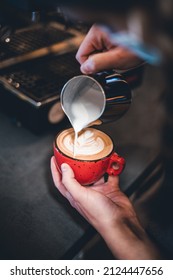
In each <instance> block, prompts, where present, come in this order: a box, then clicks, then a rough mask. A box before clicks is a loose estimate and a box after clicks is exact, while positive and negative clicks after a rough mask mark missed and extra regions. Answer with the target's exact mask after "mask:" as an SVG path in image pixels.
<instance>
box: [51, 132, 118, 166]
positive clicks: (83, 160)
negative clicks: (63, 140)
mask: <svg viewBox="0 0 173 280" xmlns="http://www.w3.org/2000/svg"><path fill="white" fill-rule="evenodd" d="M67 129H68V128H67ZM61 132H63V130H61V131H60V132H59V133H57V134H56V136H55V139H54V147H55V149H57V150H58V152H59V153H61V154H62V155H63V156H65V157H67V158H70V159H72V160H75V161H82V162H96V161H99V160H104V159H106V158H108V157H109V156H110V155H111V154H112V153H113V152H115V151H114V143H113V140H112V138H111V137H110V136H109V138H110V139H111V141H112V143H113V147H112V150H111V152H110V153H109V154H108V155H106V156H104V157H101V158H98V159H78V158H73V157H71V156H68V155H67V154H65V153H63V152H62V151H61V149H60V148H59V147H58V145H57V142H56V139H57V138H58V135H59V134H61Z"/></svg>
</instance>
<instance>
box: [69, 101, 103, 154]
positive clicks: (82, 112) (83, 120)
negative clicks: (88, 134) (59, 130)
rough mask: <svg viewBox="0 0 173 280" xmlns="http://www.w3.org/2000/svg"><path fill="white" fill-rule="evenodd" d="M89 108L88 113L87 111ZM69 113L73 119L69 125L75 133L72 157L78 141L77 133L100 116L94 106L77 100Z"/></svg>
mask: <svg viewBox="0 0 173 280" xmlns="http://www.w3.org/2000/svg"><path fill="white" fill-rule="evenodd" d="M87 108H89V111H88V110H87ZM71 112H72V115H73V119H71V124H72V126H73V128H74V131H75V139H74V149H73V156H74V157H75V156H76V146H77V141H78V133H79V132H80V131H81V130H82V129H83V128H85V127H87V126H88V125H89V124H90V123H91V122H93V121H95V120H97V119H98V118H99V116H100V110H99V108H98V107H96V106H94V104H89V106H88V104H86V103H85V104H83V103H81V102H80V100H78V101H77V102H75V103H73V104H72V105H71ZM86 141H87V138H86Z"/></svg>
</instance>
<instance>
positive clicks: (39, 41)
mask: <svg viewBox="0 0 173 280" xmlns="http://www.w3.org/2000/svg"><path fill="white" fill-rule="evenodd" d="M75 35H76V34H75V32H74V30H73V31H72V30H69V31H67V30H65V27H64V26H63V25H61V24H58V23H54V22H52V23H49V24H40V25H34V26H31V27H29V28H25V29H20V30H17V31H16V32H15V33H14V34H12V35H11V37H10V42H4V43H3V44H1V45H0V61H1V62H2V61H4V60H7V59H9V58H13V57H16V56H19V55H23V54H25V53H28V52H32V51H34V50H37V49H40V48H44V47H48V46H50V45H52V44H55V43H59V42H62V41H63V40H66V39H70V38H72V37H74V36H75Z"/></svg>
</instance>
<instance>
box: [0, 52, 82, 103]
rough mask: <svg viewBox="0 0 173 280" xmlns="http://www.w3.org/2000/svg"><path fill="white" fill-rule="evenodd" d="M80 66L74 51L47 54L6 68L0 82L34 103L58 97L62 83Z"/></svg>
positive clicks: (74, 73) (78, 70) (77, 71)
mask: <svg viewBox="0 0 173 280" xmlns="http://www.w3.org/2000/svg"><path fill="white" fill-rule="evenodd" d="M80 73H81V72H80V66H79V64H78V62H77V61H76V59H75V52H70V53H66V54H63V55H59V56H48V57H44V58H40V59H36V60H32V61H29V62H25V63H23V64H20V65H17V67H13V70H12V71H11V69H10V68H8V69H6V73H5V74H4V75H1V76H0V82H1V83H2V84H3V85H4V86H5V87H6V88H8V90H10V91H12V92H14V93H15V94H16V95H18V96H19V97H20V95H21V94H22V96H26V97H29V99H30V100H33V101H34V102H35V103H37V102H39V103H40V102H44V101H46V100H47V99H50V98H54V97H56V98H57V97H59V94H60V91H61V89H62V87H63V85H64V84H65V83H66V82H67V80H69V79H70V78H72V77H73V76H75V75H79V74H80Z"/></svg>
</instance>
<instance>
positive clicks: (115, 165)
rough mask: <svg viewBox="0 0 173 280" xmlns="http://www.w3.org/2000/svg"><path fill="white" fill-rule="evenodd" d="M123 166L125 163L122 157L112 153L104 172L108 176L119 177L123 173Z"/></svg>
mask: <svg viewBox="0 0 173 280" xmlns="http://www.w3.org/2000/svg"><path fill="white" fill-rule="evenodd" d="M125 164H126V162H125V159H124V158H123V157H120V156H119V155H117V154H116V153H113V154H112V156H111V157H110V160H109V165H108V168H107V170H106V172H107V173H108V174H109V175H113V176H116V175H119V174H120V173H121V172H122V171H123V169H124V167H125Z"/></svg>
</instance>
